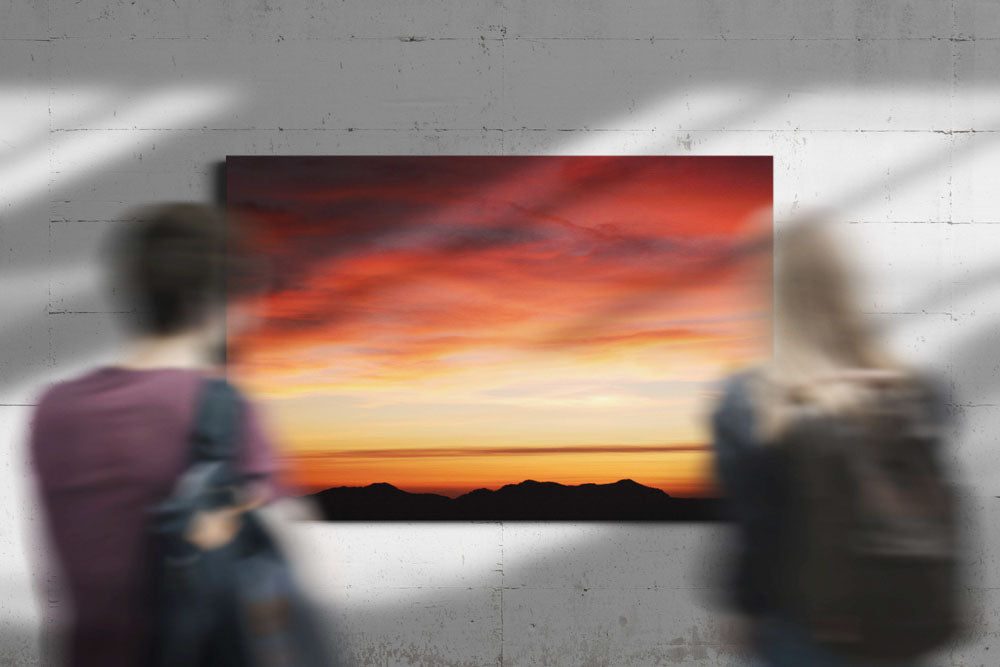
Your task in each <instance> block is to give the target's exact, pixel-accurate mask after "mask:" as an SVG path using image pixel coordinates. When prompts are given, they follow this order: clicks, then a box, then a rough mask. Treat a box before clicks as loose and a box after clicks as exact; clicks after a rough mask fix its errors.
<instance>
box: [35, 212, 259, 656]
mask: <svg viewBox="0 0 1000 667" xmlns="http://www.w3.org/2000/svg"><path fill="white" fill-rule="evenodd" d="M136 217H137V219H136V220H134V221H132V222H130V223H129V224H128V226H127V229H125V231H124V232H123V233H121V234H120V235H119V236H118V237H117V238H116V239H115V241H116V242H115V244H114V246H113V257H112V264H113V268H114V273H115V280H114V284H116V285H117V289H116V290H114V291H115V292H117V294H118V296H120V297H123V298H124V300H125V301H126V304H125V305H126V308H125V310H128V311H132V312H133V313H134V315H135V317H134V318H132V319H131V320H130V322H131V323H132V328H131V331H130V333H131V334H132V335H131V342H130V344H129V346H128V349H127V350H125V351H124V353H123V354H122V355H121V356H120V358H119V359H118V361H117V362H116V363H113V364H111V365H107V366H103V367H100V368H96V369H94V370H91V371H89V372H87V373H85V374H83V375H82V376H80V377H77V378H75V379H71V380H68V381H64V382H61V383H58V384H55V385H54V386H51V387H50V388H48V389H47V390H46V391H45V392H44V393H43V395H42V396H41V397H40V399H39V401H38V406H37V408H36V410H35V413H34V418H33V423H32V432H31V436H30V438H31V439H30V452H31V456H32V462H33V467H34V473H35V476H36V482H37V486H38V489H39V495H40V498H41V501H42V508H43V512H44V516H45V519H46V523H47V528H48V533H49V535H50V538H51V539H50V543H51V545H52V547H53V550H54V556H55V561H56V565H57V571H58V573H59V574H58V578H59V580H60V582H61V586H60V588H61V590H60V591H59V593H60V598H62V597H66V598H68V599H66V602H65V605H66V607H67V608H66V609H65V612H66V616H67V617H68V618H67V620H66V622H67V623H68V627H67V628H65V629H61V631H59V630H57V636H61V635H65V640H66V641H65V644H66V645H65V646H64V647H63V648H62V649H61V650H59V651H57V654H64V657H65V659H66V662H67V664H70V665H77V666H85V665H94V666H100V667H113V666H116V665H147V664H152V659H151V655H150V652H151V650H152V649H151V646H152V644H151V642H152V634H153V626H154V609H153V601H152V598H151V588H152V583H151V582H152V578H151V563H152V559H153V556H154V554H152V553H151V549H152V547H151V541H150V528H149V522H150V518H149V517H150V510H151V509H152V508H153V507H154V506H155V505H156V504H157V503H159V502H161V501H163V500H164V499H165V498H167V497H168V496H169V495H170V494H171V492H172V490H173V488H174V485H175V483H176V482H177V480H178V478H179V477H180V476H181V474H182V473H183V472H184V471H185V469H186V467H187V466H188V464H189V463H190V456H191V447H190V444H189V443H190V439H191V429H192V422H193V420H194V419H195V411H196V404H197V403H198V397H199V395H200V393H201V391H202V388H203V387H204V386H205V383H206V381H207V380H209V379H210V378H213V377H217V376H220V375H221V374H222V373H223V371H222V362H223V361H224V359H223V357H224V349H225V335H226V325H227V321H226V318H227V313H226V309H225V299H226V293H225V290H226V289H227V288H228V289H229V290H230V291H232V290H233V289H234V285H238V283H237V282H236V281H234V280H233V279H232V278H233V277H234V276H235V275H236V273H237V269H239V268H240V267H241V266H242V265H243V264H241V262H242V261H243V258H242V257H239V256H238V252H237V251H236V250H235V248H237V245H236V244H235V243H234V240H235V238H236V237H235V234H234V231H235V230H233V229H228V228H227V223H226V219H225V217H224V216H223V214H222V213H221V212H220V211H217V210H215V209H213V208H211V207H208V206H203V205H198V204H186V203H180V204H167V205H161V206H157V207H152V208H150V209H148V210H144V211H141V212H140V213H139V214H138V215H137V216H136ZM229 317H230V321H229V325H230V326H235V325H236V324H237V322H236V321H235V320H234V314H233V313H232V312H230V313H229ZM244 403H245V405H244V406H243V408H244V409H242V412H241V414H242V417H241V421H242V424H241V426H240V433H241V436H240V442H239V443H238V445H237V448H238V461H237V465H236V467H237V468H238V473H239V475H240V477H241V480H240V482H241V489H242V491H241V496H240V503H239V504H237V505H234V506H229V507H223V508H218V509H216V510H213V511H204V512H199V513H197V515H196V516H194V518H193V519H192V520H191V521H190V525H189V526H188V527H187V529H186V531H187V532H186V537H187V539H188V540H189V541H190V543H191V544H192V545H194V546H195V547H196V548H199V549H204V550H212V549H218V548H220V547H221V546H223V545H225V544H227V543H228V542H230V541H231V540H232V539H233V537H234V535H235V534H236V533H237V531H238V530H240V525H241V524H240V520H239V516H240V514H241V513H242V512H245V511H247V510H248V509H250V508H252V507H255V506H257V505H259V504H261V503H263V502H265V501H267V500H269V499H271V498H273V497H275V496H276V495H277V485H276V482H275V481H274V474H275V471H276V465H275V457H274V454H273V451H272V446H271V443H270V441H269V439H268V437H267V436H266V434H265V432H264V430H263V429H262V427H261V424H260V421H259V419H258V416H257V413H256V411H255V410H254V409H253V406H252V405H250V404H249V403H246V402H244ZM63 593H64V594H65V596H63V595H62V594H63ZM219 664H221V663H219Z"/></svg>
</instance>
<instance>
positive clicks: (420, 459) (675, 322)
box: [227, 156, 771, 495]
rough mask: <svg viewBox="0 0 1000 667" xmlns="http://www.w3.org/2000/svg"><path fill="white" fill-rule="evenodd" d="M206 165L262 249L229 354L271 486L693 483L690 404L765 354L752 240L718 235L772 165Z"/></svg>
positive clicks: (405, 161)
mask: <svg viewBox="0 0 1000 667" xmlns="http://www.w3.org/2000/svg"><path fill="white" fill-rule="evenodd" d="M227 172H228V186H227V189H228V198H229V204H230V207H231V208H232V209H233V210H234V211H237V212H239V213H242V214H243V215H244V216H246V217H247V218H249V219H251V220H252V221H253V222H254V235H253V239H252V241H253V244H254V246H255V248H256V249H257V251H258V252H259V253H260V254H261V256H263V257H265V258H267V259H268V260H269V262H270V265H271V285H270V289H269V290H268V292H267V293H266V294H264V295H263V296H261V297H259V298H257V299H255V300H254V301H253V302H251V304H250V305H251V307H252V309H253V310H254V311H255V312H256V313H258V314H259V316H260V318H261V319H260V322H259V324H258V325H257V326H255V327H253V328H251V329H249V330H247V331H244V332H233V335H232V337H231V338H232V345H233V347H234V349H235V350H236V351H237V356H236V362H235V364H234V367H235V369H236V370H237V373H238V374H239V376H240V378H241V381H242V382H243V383H244V384H245V385H246V386H247V387H248V388H249V389H250V390H251V391H252V392H253V393H254V394H255V395H257V396H259V397H260V398H261V399H262V400H263V404H264V407H265V411H266V413H267V414H266V417H267V419H268V422H269V424H270V426H271V427H272V430H273V431H274V432H275V434H276V435H277V436H278V438H279V441H280V442H281V443H282V445H283V447H284V449H285V452H286V456H285V460H286V463H287V464H288V468H289V479H290V480H291V481H292V482H293V483H295V484H298V485H300V486H302V487H304V488H306V489H310V490H316V489H320V488H327V487H332V486H364V485H367V484H370V483H374V482H388V483H391V484H393V485H394V486H397V487H399V488H402V489H405V490H430V489H446V490H449V495H457V494H458V493H461V492H463V491H468V490H472V489H474V488H481V487H487V488H496V487H498V486H502V485H503V484H508V483H517V482H520V481H523V480H524V479H536V480H539V481H557V482H562V483H567V484H579V483H584V482H596V483H605V482H613V481H617V480H619V479H624V478H630V479H633V480H635V481H637V482H639V483H642V484H646V485H648V486H655V487H658V488H662V489H663V490H665V491H667V492H668V493H671V494H673V495H705V494H710V493H711V492H712V490H713V484H712V479H711V471H710V468H711V465H710V464H711V460H710V453H709V450H708V448H707V446H706V443H707V430H706V428H705V423H704V421H705V419H704V418H705V410H706V409H707V407H708V402H707V399H708V398H709V395H710V392H711V391H712V387H713V385H714V383H715V382H716V381H717V379H718V378H719V377H720V376H722V375H723V374H725V373H727V372H729V371H731V370H732V369H733V368H735V367H739V366H742V365H745V364H747V363H749V362H752V361H754V360H756V359H759V358H760V357H762V356H765V355H766V354H767V353H768V351H769V347H770V318H769V314H770V304H769V303H766V298H765V296H764V295H765V294H766V290H765V289H763V287H764V286H762V284H761V280H765V279H766V280H767V281H769V280H770V277H769V271H763V270H762V268H764V266H765V265H766V267H769V266H770V253H769V252H767V253H759V254H757V255H754V257H753V259H752V260H751V259H747V258H746V257H743V256H742V255H741V254H740V253H739V249H740V248H741V247H743V246H745V245H747V244H748V243H751V242H753V241H754V240H756V239H759V236H760V234H761V233H762V232H766V233H769V231H770V230H769V229H767V230H762V229H760V225H759V224H758V223H757V222H754V218H753V214H755V213H756V212H758V211H760V210H761V209H768V208H769V207H770V205H771V158H769V157H508V156H504V157H274V158H272V157H262V158H255V157H247V158H243V157H239V158H233V157H231V158H229V159H228V161H227ZM765 255H766V257H765ZM762 261H763V262H764V264H762V263H761V262H762ZM765 276H766V278H765ZM768 284H769V283H768Z"/></svg>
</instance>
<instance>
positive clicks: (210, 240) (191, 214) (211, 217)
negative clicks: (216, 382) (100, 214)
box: [111, 203, 243, 345]
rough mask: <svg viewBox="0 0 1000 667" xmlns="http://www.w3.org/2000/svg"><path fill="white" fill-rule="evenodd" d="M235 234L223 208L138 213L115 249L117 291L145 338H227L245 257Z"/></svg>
mask: <svg viewBox="0 0 1000 667" xmlns="http://www.w3.org/2000/svg"><path fill="white" fill-rule="evenodd" d="M234 232H235V230H234V229H233V228H232V227H231V225H230V224H227V220H226V216H225V215H224V213H223V212H222V211H221V210H219V209H216V208H214V207H211V206H206V205H203V204H194V203H172V204H160V205H155V206H150V207H146V208H143V209H141V210H138V211H136V212H135V214H134V215H133V216H132V217H131V220H130V222H129V223H128V224H127V226H126V227H125V228H124V229H123V230H122V231H121V232H120V233H119V235H118V236H117V237H116V238H115V239H114V240H113V243H112V246H111V247H112V253H113V257H112V262H113V268H114V273H115V279H114V285H115V286H116V292H118V296H119V297H120V298H122V299H124V301H125V304H124V306H125V310H126V311H130V312H131V313H134V317H132V318H130V319H129V322H130V323H131V324H132V326H133V328H134V331H135V333H136V334H137V335H139V336H141V337H154V338H155V337H169V336H177V335H183V334H192V333H198V334H201V335H203V336H204V339H205V341H206V344H207V345H218V344H221V343H222V341H223V340H224V335H225V331H224V327H225V314H224V313H225V303H226V295H227V286H228V289H229V290H230V291H231V290H232V285H231V280H230V279H231V278H232V276H233V274H234V269H235V268H237V267H238V266H240V265H241V263H242V261H243V258H242V256H241V254H240V250H239V244H237V243H235V240H236V237H235V233H234ZM227 284H228V285H227Z"/></svg>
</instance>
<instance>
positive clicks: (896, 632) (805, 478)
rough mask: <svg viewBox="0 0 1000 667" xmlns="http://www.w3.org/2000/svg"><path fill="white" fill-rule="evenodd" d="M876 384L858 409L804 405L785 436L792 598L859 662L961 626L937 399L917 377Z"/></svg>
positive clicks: (925, 645)
mask: <svg viewBox="0 0 1000 667" xmlns="http://www.w3.org/2000/svg"><path fill="white" fill-rule="evenodd" d="M868 389H869V390H870V393H871V396H872V400H871V402H870V404H868V405H867V406H866V408H865V409H864V410H861V411H859V412H858V413H857V414H852V415H851V416H850V417H836V418H834V417H830V416H824V415H822V414H820V413H818V412H817V411H813V410H809V409H806V408H802V409H800V410H799V413H798V416H797V418H796V419H794V420H793V423H792V424H791V425H790V427H789V428H788V430H787V431H786V432H785V434H784V436H783V444H784V446H785V447H784V450H785V451H786V452H787V455H788V457H789V460H788V462H789V472H790V475H789V482H790V486H791V488H790V489H789V500H790V502H791V507H790V515H789V519H790V523H791V530H790V534H789V539H790V544H789V554H790V557H789V559H788V561H787V563H788V566H787V568H788V570H789V571H788V576H786V577H785V578H784V587H785V591H784V593H785V598H786V605H787V607H788V608H789V609H791V610H792V611H793V612H794V613H795V614H796V616H797V617H798V618H800V619H802V620H804V621H805V625H806V627H807V629H808V631H809V632H810V634H811V635H812V637H813V639H814V640H816V641H817V642H819V643H821V644H823V645H826V646H828V647H829V648H831V649H832V650H835V651H837V652H839V653H841V654H843V655H847V656H850V657H854V658H856V659H861V660H905V659H910V658H914V657H917V656H920V655H923V654H926V653H927V652H929V651H931V650H933V649H935V648H938V647H940V646H942V645H943V644H945V643H947V642H948V641H949V640H950V639H951V638H952V637H954V635H955V634H956V631H957V630H958V629H959V625H960V609H959V607H960V605H959V604H958V598H957V594H958V588H959V586H958V584H959V582H958V569H957V553H958V544H957V500H956V494H955V491H954V489H953V488H952V486H951V484H950V482H949V480H948V476H947V474H946V471H945V470H944V468H943V466H942V463H941V461H940V458H939V457H940V452H939V449H940V446H941V440H942V438H941V434H940V430H941V428H940V426H941V425H940V420H939V419H937V418H935V417H934V415H936V414H939V413H940V411H941V406H940V405H939V404H935V399H934V396H933V393H932V392H930V391H929V390H928V389H927V388H925V387H924V386H923V385H922V384H921V383H916V382H914V381H907V382H904V383H890V384H889V385H883V386H872V387H869V388H868Z"/></svg>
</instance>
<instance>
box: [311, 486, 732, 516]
mask: <svg viewBox="0 0 1000 667" xmlns="http://www.w3.org/2000/svg"><path fill="white" fill-rule="evenodd" d="M311 497H312V498H313V499H315V500H316V502H317V503H318V504H319V506H320V509H321V511H322V513H323V517H324V518H325V519H326V520H327V521H400V520H403V521H451V520H472V521H477V520H478V521H498V520H503V521H706V520H713V519H721V518H723V504H722V501H721V500H719V499H716V498H674V497H671V496H670V495H668V494H667V493H665V492H664V491H661V490H660V489H654V488H651V487H648V486H643V485H642V484H639V483H638V482H634V481H632V480H631V479H622V480H619V481H617V482H614V483H612V484H592V483H591V484H580V485H578V486H571V485H566V484H559V483H557V482H536V481H535V480H531V479H528V480H525V481H523V482H521V483H520V484H507V485H505V486H502V487H500V488H499V489H496V490H492V489H476V490H474V491H470V492H468V493H466V494H463V495H461V496H458V497H457V498H449V497H448V496H443V495H439V494H436V493H409V492H407V491H403V490H402V489H398V488H396V487H395V486H393V485H392V484H387V483H385V482H382V483H378V484H370V485H368V486H338V487H335V488H331V489H326V490H325V491H320V492H319V493H315V494H313V495H312V496H311Z"/></svg>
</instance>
